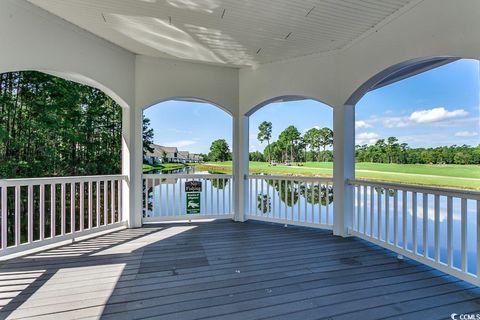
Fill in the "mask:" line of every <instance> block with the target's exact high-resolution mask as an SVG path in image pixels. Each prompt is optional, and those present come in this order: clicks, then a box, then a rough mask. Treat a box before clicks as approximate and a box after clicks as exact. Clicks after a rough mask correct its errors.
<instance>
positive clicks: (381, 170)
mask: <svg viewBox="0 0 480 320" xmlns="http://www.w3.org/2000/svg"><path fill="white" fill-rule="evenodd" d="M195 167H196V168H197V169H198V170H204V171H215V172H220V173H227V174H230V173H232V162H231V161H227V162H217V163H202V164H196V165H195ZM249 168H250V173H252V174H261V173H263V174H270V175H287V176H295V175H297V176H319V177H331V176H332V175H333V163H331V162H307V163H302V164H301V165H300V166H298V165H297V164H296V163H294V164H292V166H284V165H277V166H269V165H268V163H264V162H250V165H249ZM355 168H356V171H355V174H356V177H357V178H359V179H366V180H377V181H385V182H394V183H405V184H416V185H425V186H437V187H446V188H460V189H473V190H480V166H478V165H423V164H418V165H417V164H406V165H402V164H384V163H357V164H356V165H355Z"/></svg>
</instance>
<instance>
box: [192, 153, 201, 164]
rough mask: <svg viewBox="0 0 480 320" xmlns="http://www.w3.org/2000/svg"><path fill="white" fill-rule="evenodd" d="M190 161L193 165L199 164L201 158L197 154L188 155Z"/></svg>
mask: <svg viewBox="0 0 480 320" xmlns="http://www.w3.org/2000/svg"><path fill="white" fill-rule="evenodd" d="M190 161H191V162H194V163H199V162H202V161H203V157H202V156H200V155H198V154H190Z"/></svg>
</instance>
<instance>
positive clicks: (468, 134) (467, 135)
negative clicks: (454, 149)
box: [455, 131, 478, 138]
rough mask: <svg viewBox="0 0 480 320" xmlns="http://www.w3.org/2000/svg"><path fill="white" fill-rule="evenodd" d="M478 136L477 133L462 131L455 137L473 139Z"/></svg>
mask: <svg viewBox="0 0 480 320" xmlns="http://www.w3.org/2000/svg"><path fill="white" fill-rule="evenodd" d="M476 136H478V132H475V131H460V132H457V133H455V137H461V138H472V137H476Z"/></svg>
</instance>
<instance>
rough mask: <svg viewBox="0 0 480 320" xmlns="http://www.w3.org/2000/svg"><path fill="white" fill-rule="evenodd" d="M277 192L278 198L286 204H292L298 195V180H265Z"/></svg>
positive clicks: (296, 200) (295, 201)
mask: <svg viewBox="0 0 480 320" xmlns="http://www.w3.org/2000/svg"><path fill="white" fill-rule="evenodd" d="M265 181H266V182H267V183H268V184H269V185H270V186H272V187H273V188H274V189H275V190H276V191H277V193H278V196H279V198H280V200H281V201H282V202H283V203H286V204H287V206H289V207H292V206H294V205H295V204H296V203H297V202H298V199H299V197H300V194H299V186H298V182H296V181H290V180H280V181H277V180H265Z"/></svg>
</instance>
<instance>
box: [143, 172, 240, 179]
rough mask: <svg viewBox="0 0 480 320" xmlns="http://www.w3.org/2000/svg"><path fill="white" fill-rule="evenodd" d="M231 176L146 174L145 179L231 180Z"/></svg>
mask: <svg viewBox="0 0 480 320" xmlns="http://www.w3.org/2000/svg"><path fill="white" fill-rule="evenodd" d="M232 177H233V176H232V175H231V174H184V173H178V174H177V173H174V174H144V175H143V178H144V179H231V178H232Z"/></svg>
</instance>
